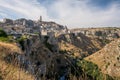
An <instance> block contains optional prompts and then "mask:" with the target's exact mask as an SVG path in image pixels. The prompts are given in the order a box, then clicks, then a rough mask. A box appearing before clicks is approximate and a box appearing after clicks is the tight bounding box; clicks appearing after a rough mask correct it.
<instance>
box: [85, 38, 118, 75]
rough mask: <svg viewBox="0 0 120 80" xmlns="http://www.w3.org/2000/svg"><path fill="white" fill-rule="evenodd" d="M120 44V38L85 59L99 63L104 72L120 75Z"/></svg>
mask: <svg viewBox="0 0 120 80" xmlns="http://www.w3.org/2000/svg"><path fill="white" fill-rule="evenodd" d="M119 44H120V39H117V40H115V41H113V42H111V43H110V44H107V45H106V46H105V47H104V48H103V49H101V50H100V51H98V52H96V53H94V54H92V55H90V56H88V57H87V58H85V59H86V60H88V61H92V62H93V63H95V64H97V65H98V66H99V68H101V70H102V72H103V73H106V74H109V75H111V76H115V77H120V60H118V59H117V57H119V56H120V47H119Z"/></svg>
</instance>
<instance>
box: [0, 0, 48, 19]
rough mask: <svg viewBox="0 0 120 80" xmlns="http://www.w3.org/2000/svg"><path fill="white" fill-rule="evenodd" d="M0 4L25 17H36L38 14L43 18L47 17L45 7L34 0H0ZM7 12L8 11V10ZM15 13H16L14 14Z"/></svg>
mask: <svg viewBox="0 0 120 80" xmlns="http://www.w3.org/2000/svg"><path fill="white" fill-rule="evenodd" d="M0 6H2V7H4V8H7V9H10V10H13V11H15V12H17V13H18V14H22V15H23V16H24V17H26V18H30V19H38V18H39V16H40V15H42V16H44V18H45V19H49V18H48V16H47V13H46V9H45V8H44V7H42V6H40V4H38V3H37V1H36V0H32V1H30V0H11V1H10V0H0ZM8 13H9V12H8ZM16 15H17V14H16Z"/></svg>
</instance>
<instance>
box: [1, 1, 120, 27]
mask: <svg viewBox="0 0 120 80" xmlns="http://www.w3.org/2000/svg"><path fill="white" fill-rule="evenodd" d="M40 15H41V16H42V17H43V20H45V21H55V22H57V23H59V24H63V25H67V26H68V27H69V28H75V27H110V26H111V27H116V26H117V27H120V0H0V20H2V19H3V18H11V19H18V18H27V19H32V20H37V19H39V16H40Z"/></svg>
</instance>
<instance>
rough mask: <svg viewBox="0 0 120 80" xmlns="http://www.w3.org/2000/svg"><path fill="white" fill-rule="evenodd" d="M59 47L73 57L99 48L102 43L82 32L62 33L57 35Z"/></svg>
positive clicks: (81, 55)
mask: <svg viewBox="0 0 120 80" xmlns="http://www.w3.org/2000/svg"><path fill="white" fill-rule="evenodd" d="M58 43H59V48H60V50H61V51H63V52H67V53H68V54H70V55H72V56H75V57H81V58H83V57H85V56H88V55H91V54H92V53H94V52H96V51H98V50H100V49H101V48H102V47H103V46H104V45H102V43H101V42H100V41H98V40H97V39H92V38H89V37H87V36H85V35H84V34H82V33H78V34H77V35H76V34H74V33H71V34H63V35H60V36H58Z"/></svg>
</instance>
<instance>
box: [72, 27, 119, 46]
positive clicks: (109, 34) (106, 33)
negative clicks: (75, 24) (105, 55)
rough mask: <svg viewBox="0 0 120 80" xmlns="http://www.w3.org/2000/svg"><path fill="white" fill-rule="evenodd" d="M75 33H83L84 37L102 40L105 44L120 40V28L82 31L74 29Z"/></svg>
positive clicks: (86, 29)
mask: <svg viewBox="0 0 120 80" xmlns="http://www.w3.org/2000/svg"><path fill="white" fill-rule="evenodd" d="M71 31H72V32H73V33H75V34H78V33H83V34H84V35H86V36H88V37H91V38H94V39H95V38H97V39H99V40H101V41H102V42H103V43H104V44H107V43H109V42H110V41H112V40H114V39H117V38H120V28H117V27H116V28H114V27H109V28H107V27H106V28H81V29H73V30H71Z"/></svg>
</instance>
